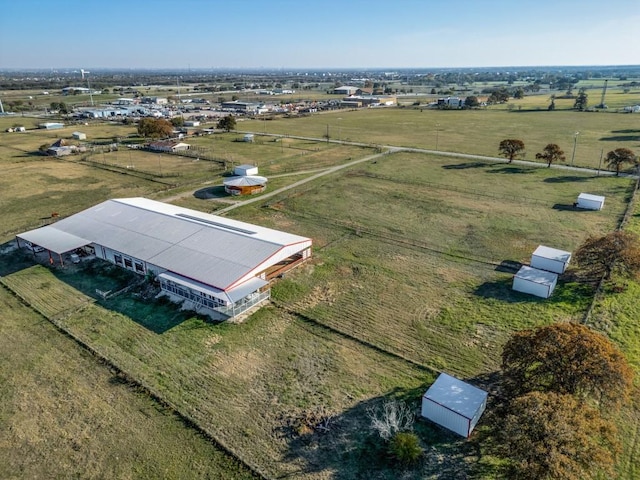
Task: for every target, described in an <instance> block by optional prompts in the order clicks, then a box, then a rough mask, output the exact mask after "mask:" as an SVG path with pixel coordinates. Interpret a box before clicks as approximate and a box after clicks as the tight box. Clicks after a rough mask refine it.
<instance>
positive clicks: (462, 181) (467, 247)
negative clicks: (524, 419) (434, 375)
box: [262, 154, 631, 375]
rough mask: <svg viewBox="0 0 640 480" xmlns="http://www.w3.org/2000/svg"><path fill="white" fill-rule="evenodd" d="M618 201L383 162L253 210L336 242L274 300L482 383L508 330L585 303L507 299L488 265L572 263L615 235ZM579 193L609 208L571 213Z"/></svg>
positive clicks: (580, 181)
mask: <svg viewBox="0 0 640 480" xmlns="http://www.w3.org/2000/svg"><path fill="white" fill-rule="evenodd" d="M630 188H631V182H630V181H628V180H624V179H612V178H603V177H591V176H580V175H574V174H572V175H569V176H567V175H566V174H565V173H563V172H560V171H553V170H549V169H544V168H538V169H536V168H523V167H515V166H507V165H504V164H496V165H491V164H483V163H479V164H473V165H469V164H467V163H464V162H461V163H452V162H451V161H450V160H448V161H444V160H441V159H437V158H433V157H428V156H422V155H410V154H402V155H398V156H397V157H396V156H395V155H392V156H386V157H385V160H384V161H378V162H376V163H371V164H369V165H367V166H366V167H364V168H359V169H356V170H354V171H352V172H351V174H346V175H343V176H335V177H332V178H330V179H325V180H323V183H322V185H316V186H314V187H313V188H310V189H308V190H306V191H304V192H301V193H298V194H296V195H292V196H289V197H287V198H283V199H280V200H276V201H274V202H273V203H270V205H271V209H270V210H267V211H265V209H262V213H263V214H266V213H267V212H270V213H271V215H272V221H273V223H274V224H275V227H276V228H279V227H280V226H281V225H285V224H287V223H291V222H292V221H294V223H296V224H297V225H295V226H291V225H289V228H290V229H293V231H303V232H314V235H316V232H322V231H324V233H319V234H318V235H317V238H319V239H323V238H326V239H331V238H335V237H334V235H332V234H331V233H329V232H328V231H329V230H332V229H335V230H342V231H343V233H344V235H347V237H344V238H343V239H342V240H340V241H337V242H334V241H333V240H328V241H327V243H326V244H322V243H321V242H319V243H316V247H317V248H319V251H318V250H316V254H315V266H314V267H313V268H311V269H309V270H308V271H306V272H305V273H303V274H300V275H294V276H293V278H288V279H287V281H286V282H283V283H281V284H278V285H276V286H275V287H274V298H275V299H276V300H278V301H280V302H282V304H283V305H284V306H286V307H287V308H292V309H294V310H295V311H297V312H300V313H301V314H304V315H305V316H307V317H310V318H312V319H315V320H316V321H318V322H319V323H322V324H324V325H327V326H330V327H331V328H334V329H336V330H338V331H340V332H343V333H346V334H348V335H350V336H353V337H355V338H359V339H362V340H363V341H366V342H368V343H372V344H374V345H376V346H378V347H380V348H382V349H385V350H388V351H391V352H394V353H396V354H398V355H400V356H403V357H405V358H409V359H411V360H413V361H416V362H418V363H421V364H424V365H427V366H430V367H432V368H435V369H446V370H448V371H452V372H457V373H460V374H462V375H474V374H477V373H478V372H484V371H491V370H492V369H495V368H497V367H498V365H499V356H500V351H501V345H502V343H503V342H504V341H505V340H506V338H507V337H508V336H509V335H510V334H511V333H512V332H513V331H514V330H518V329H521V328H527V327H533V326H536V325H540V324H547V323H551V322H554V321H563V320H580V319H581V318H582V315H583V314H584V312H585V311H586V308H587V307H588V305H589V302H590V300H591V295H592V292H591V291H590V289H589V288H588V287H584V286H581V285H578V284H575V283H572V282H571V281H568V280H566V279H561V281H560V284H559V286H558V288H557V290H556V292H555V294H554V296H553V297H552V298H551V299H549V300H543V299H539V298H536V297H531V296H528V295H523V294H519V293H516V292H513V291H512V290H511V281H512V274H510V273H503V272H501V271H500V268H499V266H500V264H501V263H502V262H503V261H508V262H509V263H511V264H516V263H519V262H521V263H528V262H529V260H530V256H531V253H532V252H533V250H534V249H535V248H536V247H537V246H538V245H539V244H544V245H548V246H553V247H555V248H562V249H567V250H569V251H573V250H575V248H577V246H578V245H580V243H581V242H582V241H583V240H584V239H585V238H586V236H587V235H590V234H597V233H605V232H607V231H610V230H612V229H614V228H615V227H616V226H617V224H618V221H619V220H620V218H621V216H622V214H623V212H624V208H625V201H626V198H627V196H628V195H629V193H630ZM583 189H586V190H587V191H591V190H593V191H598V192H601V193H602V194H604V195H606V196H607V201H608V202H609V201H610V203H609V204H608V205H607V208H606V209H605V210H603V211H601V212H580V211H575V210H573V208H572V207H571V204H572V202H573V201H574V199H575V198H576V196H577V194H578V193H579V192H580V191H582V190H583ZM554 207H555V208H554ZM314 238H316V237H314ZM567 278H568V277H567ZM289 292H294V293H295V294H293V295H292V294H290V293H289Z"/></svg>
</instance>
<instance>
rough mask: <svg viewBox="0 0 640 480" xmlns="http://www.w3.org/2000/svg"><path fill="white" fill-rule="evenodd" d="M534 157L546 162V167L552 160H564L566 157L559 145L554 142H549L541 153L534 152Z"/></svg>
mask: <svg viewBox="0 0 640 480" xmlns="http://www.w3.org/2000/svg"><path fill="white" fill-rule="evenodd" d="M536 158H537V159H538V160H544V161H545V162H547V167H551V164H552V163H553V162H557V161H564V160H565V159H566V157H565V156H564V151H562V150H560V147H559V146H558V145H556V144H555V143H549V144H548V145H547V146H546V147H544V149H543V150H542V152H541V153H536Z"/></svg>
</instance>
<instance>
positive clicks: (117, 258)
mask: <svg viewBox="0 0 640 480" xmlns="http://www.w3.org/2000/svg"><path fill="white" fill-rule="evenodd" d="M113 261H114V262H115V263H116V264H118V265H122V256H121V255H114V256H113Z"/></svg>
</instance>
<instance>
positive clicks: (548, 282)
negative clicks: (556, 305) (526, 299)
mask: <svg viewBox="0 0 640 480" xmlns="http://www.w3.org/2000/svg"><path fill="white" fill-rule="evenodd" d="M557 283H558V275H557V274H556V273H553V272H547V271H546V270H538V269H537V268H532V267H527V266H526V265H524V266H522V267H521V268H520V270H518V273H516V275H515V276H514V277H513V289H514V290H515V291H517V292H522V293H528V294H530V295H535V296H537V297H541V298H549V297H550V296H551V294H552V293H553V290H554V289H555V288H556V284H557Z"/></svg>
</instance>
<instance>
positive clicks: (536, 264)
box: [531, 245, 571, 273]
mask: <svg viewBox="0 0 640 480" xmlns="http://www.w3.org/2000/svg"><path fill="white" fill-rule="evenodd" d="M570 261H571V252H565V251H564V250H558V249H556V248H551V247H545V246H544V245H540V246H539V247H538V248H536V249H535V251H534V252H533V254H532V255H531V266H532V267H533V268H538V269H540V270H546V271H548V272H553V273H564V272H565V270H566V269H567V267H568V266H569V262H570Z"/></svg>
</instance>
